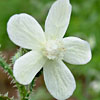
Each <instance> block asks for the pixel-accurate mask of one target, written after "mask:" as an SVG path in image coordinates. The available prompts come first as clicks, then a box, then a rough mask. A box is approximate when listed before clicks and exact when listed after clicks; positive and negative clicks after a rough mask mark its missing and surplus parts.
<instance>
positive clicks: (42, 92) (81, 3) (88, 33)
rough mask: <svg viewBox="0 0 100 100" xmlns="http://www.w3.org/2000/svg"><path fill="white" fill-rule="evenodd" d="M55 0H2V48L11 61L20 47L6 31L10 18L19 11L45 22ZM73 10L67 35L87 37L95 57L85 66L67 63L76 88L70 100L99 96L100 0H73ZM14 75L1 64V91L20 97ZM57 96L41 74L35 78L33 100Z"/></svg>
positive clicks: (91, 99)
mask: <svg viewBox="0 0 100 100" xmlns="http://www.w3.org/2000/svg"><path fill="white" fill-rule="evenodd" d="M54 1H55V0H0V52H3V55H4V56H5V57H6V59H7V61H8V62H10V58H11V56H13V55H14V53H15V52H16V51H17V49H18V47H17V46H16V45H14V44H13V43H12V42H11V41H10V39H9V38H8V35H7V31H6V30H7V22H8V20H9V18H10V17H11V16H12V15H14V14H18V13H27V14H30V15H32V16H33V17H34V18H35V19H37V20H38V22H39V23H40V24H41V25H42V27H43V29H44V23H45V19H46V16H47V14H48V11H49V8H50V6H51V5H52V3H53V2H54ZM70 2H71V4H72V7H73V11H72V16H71V21H70V25H69V28H68V30H67V32H66V35H65V36H77V37H80V38H82V39H84V40H87V41H88V42H89V43H90V45H91V49H92V56H93V57H92V60H91V62H90V63H88V64H86V65H82V66H75V65H70V64H67V66H68V67H69V69H70V70H71V71H72V73H73V74H74V76H75V79H76V83H77V88H76V90H75V92H74V94H73V96H72V97H71V98H69V99H68V100H100V0H70ZM10 81H11V79H8V76H7V75H6V74H5V73H4V71H3V69H1V68H0V94H1V93H6V92H7V91H8V92H9V96H10V97H11V96H15V97H16V98H17V94H16V93H17V92H16V88H14V87H13V84H10ZM33 97H34V100H54V99H53V97H52V96H51V95H50V94H49V93H48V92H47V90H46V88H45V84H44V81H43V76H40V77H39V79H37V81H36V86H35V93H34V94H32V95H31V98H30V100H33V99H32V98H33Z"/></svg>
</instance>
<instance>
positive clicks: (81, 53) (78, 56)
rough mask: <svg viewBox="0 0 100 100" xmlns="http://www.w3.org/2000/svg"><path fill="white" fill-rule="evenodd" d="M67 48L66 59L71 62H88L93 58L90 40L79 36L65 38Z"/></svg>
mask: <svg viewBox="0 0 100 100" xmlns="http://www.w3.org/2000/svg"><path fill="white" fill-rule="evenodd" d="M64 45H65V48H66V51H65V54H64V55H65V56H64V60H65V61H66V62H68V63H70V64H86V63H88V62H89V61H90V60H91V49H90V45H89V43H88V42H86V41H84V40H81V39H80V38H77V37H67V38H64Z"/></svg>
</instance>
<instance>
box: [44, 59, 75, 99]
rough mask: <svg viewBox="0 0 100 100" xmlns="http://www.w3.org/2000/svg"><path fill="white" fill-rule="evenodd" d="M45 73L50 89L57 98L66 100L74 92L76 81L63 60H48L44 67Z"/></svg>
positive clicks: (46, 82)
mask: <svg viewBox="0 0 100 100" xmlns="http://www.w3.org/2000/svg"><path fill="white" fill-rule="evenodd" d="M43 73H44V80H45V84H46V86H47V89H48V91H49V92H50V93H51V95H53V96H54V97H55V98H56V99H57V100H65V99H67V98H69V97H70V96H71V95H72V94H73V92H74V90H75V88H76V83H75V80H74V77H73V75H72V73H71V72H70V70H69V69H68V68H67V66H66V65H65V64H64V63H63V62H62V61H48V62H47V63H46V64H45V65H44V67H43Z"/></svg>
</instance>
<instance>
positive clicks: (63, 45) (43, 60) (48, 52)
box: [7, 0, 91, 100]
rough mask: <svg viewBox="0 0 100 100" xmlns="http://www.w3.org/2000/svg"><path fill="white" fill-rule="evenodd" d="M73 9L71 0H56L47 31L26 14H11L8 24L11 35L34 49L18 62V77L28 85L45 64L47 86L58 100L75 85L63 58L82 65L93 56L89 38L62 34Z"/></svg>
mask: <svg viewBox="0 0 100 100" xmlns="http://www.w3.org/2000/svg"><path fill="white" fill-rule="evenodd" d="M71 10H72V7H71V5H70V2H69V0H57V1H56V2H55V3H54V4H53V5H52V7H51V9H50V11H49V14H48V16H47V19H46V22H45V32H44V31H43V30H42V28H41V26H40V25H39V23H38V22H37V21H36V20H35V19H34V18H33V17H32V16H30V15H27V14H17V15H14V16H12V17H11V18H10V20H9V22H8V25H7V31H8V34H9V37H10V39H11V40H12V41H13V42H14V43H15V44H17V45H18V46H20V47H22V48H26V49H30V50H31V51H30V52H28V53H27V54H25V55H23V56H22V57H20V58H19V59H18V60H17V61H16V62H15V64H14V68H13V73H14V76H15V78H16V80H17V81H18V82H19V83H21V84H24V85H27V84H29V83H30V82H31V81H32V80H33V78H34V77H35V75H36V74H37V73H38V72H39V71H40V70H41V68H43V74H44V80H45V84H46V87H47V89H48V91H49V92H50V93H51V95H52V96H54V97H55V98H56V99H59V100H65V99H67V98H69V97H70V96H71V95H72V94H73V91H74V90H75V88H76V84H75V80H74V77H73V75H72V73H71V72H70V70H69V69H68V67H67V66H66V65H65V64H64V63H63V61H62V60H64V61H66V62H67V63H70V64H77V65H80V64H86V63H88V62H89V61H90V59H91V50H90V46H89V44H88V43H87V42H86V41H84V40H81V39H79V38H77V37H67V38H63V36H64V34H65V32H66V30H67V28H68V25H69V21H70V16H71Z"/></svg>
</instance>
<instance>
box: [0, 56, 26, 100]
mask: <svg viewBox="0 0 100 100" xmlns="http://www.w3.org/2000/svg"><path fill="white" fill-rule="evenodd" d="M0 66H1V67H2V68H3V69H4V71H6V72H7V73H8V74H9V75H10V76H11V77H12V79H13V80H14V82H15V84H16V87H17V88H18V91H19V94H20V98H21V100H26V99H25V97H26V94H27V90H26V88H25V86H24V85H21V84H19V83H18V82H17V81H16V80H15V78H14V76H13V71H12V69H11V67H10V66H9V64H7V63H6V62H5V60H4V59H3V58H2V57H0ZM6 100H7V99H6ZM8 100H9V99H8Z"/></svg>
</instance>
